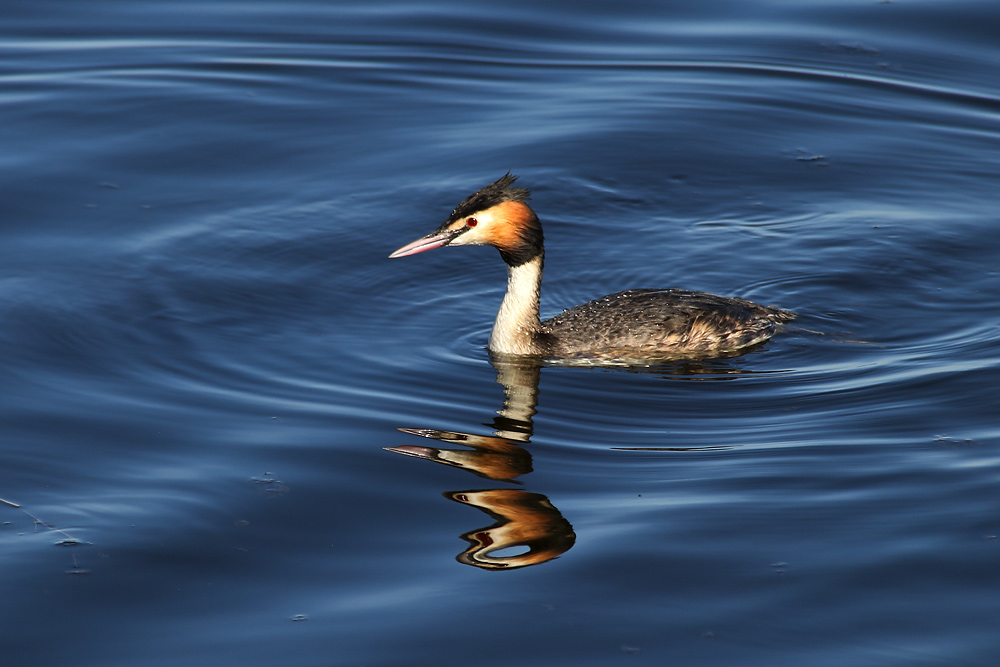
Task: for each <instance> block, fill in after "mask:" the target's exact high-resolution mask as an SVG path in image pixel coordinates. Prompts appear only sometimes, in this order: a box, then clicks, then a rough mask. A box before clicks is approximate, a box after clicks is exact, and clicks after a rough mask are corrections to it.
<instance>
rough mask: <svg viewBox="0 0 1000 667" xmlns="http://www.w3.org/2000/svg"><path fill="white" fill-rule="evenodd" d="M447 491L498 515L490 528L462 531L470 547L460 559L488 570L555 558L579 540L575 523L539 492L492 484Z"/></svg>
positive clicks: (463, 537) (447, 494) (463, 501)
mask: <svg viewBox="0 0 1000 667" xmlns="http://www.w3.org/2000/svg"><path fill="white" fill-rule="evenodd" d="M444 495H445V497H446V498H450V499H451V500H454V501H456V502H460V503H465V504H466V505H472V506H473V507H478V508H479V509H481V510H483V511H484V512H486V513H487V514H489V515H490V516H491V517H493V518H494V519H496V523H494V524H493V525H492V526H489V527H488V528H480V529H478V530H473V531H469V532H468V533H465V534H464V535H462V539H463V540H465V541H467V542H468V543H469V548H468V549H466V550H465V551H463V552H462V553H460V554H459V555H458V556H457V559H458V562H459V563H465V564H466V565H475V566H476V567H481V568H484V569H487V570H512V569H514V568H518V567H526V566H528V565H537V564H539V563H544V562H546V561H549V560H552V559H553V558H555V557H556V556H558V555H560V554H562V553H563V552H565V551H568V550H569V549H570V548H571V547H572V546H573V543H574V542H576V533H574V532H573V526H571V525H570V523H569V521H567V520H566V519H565V518H564V517H563V515H562V514H560V513H559V510H557V509H556V508H555V507H553V505H552V503H550V502H549V499H548V498H546V497H545V496H543V495H542V494H540V493H528V492H527V491H521V490H519V489H491V490H489V491H451V492H449V493H446V494H444ZM502 552H506V553H502Z"/></svg>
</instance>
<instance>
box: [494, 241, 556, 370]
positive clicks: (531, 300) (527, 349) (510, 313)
mask: <svg viewBox="0 0 1000 667" xmlns="http://www.w3.org/2000/svg"><path fill="white" fill-rule="evenodd" d="M542 261H543V260H542V255H541V254H539V255H538V257H535V258H534V259H532V260H529V261H527V262H525V263H524V264H521V265H520V266H508V267H507V293H506V294H504V297H503V302H502V303H501V304H500V310H499V311H497V318H496V320H495V321H494V322H493V333H491V334H490V350H491V351H493V352H501V353H504V354H539V353H540V350H539V348H538V342H537V334H538V332H539V330H540V329H541V322H540V320H539V316H538V297H539V293H540V291H541V286H542Z"/></svg>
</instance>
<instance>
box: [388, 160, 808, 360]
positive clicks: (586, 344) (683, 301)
mask: <svg viewBox="0 0 1000 667" xmlns="http://www.w3.org/2000/svg"><path fill="white" fill-rule="evenodd" d="M516 178H517V177H516V176H512V175H510V174H507V175H506V176H504V177H502V178H500V179H499V180H498V181H496V182H494V183H492V184H490V185H488V186H486V187H485V188H483V189H482V190H479V191H478V192H476V193H474V194H473V195H470V196H469V197H467V198H466V199H465V200H464V201H463V202H462V203H461V204H459V205H458V207H456V208H455V210H454V211H453V212H452V214H451V216H449V218H448V220H447V221H446V222H445V223H444V224H443V225H441V227H439V228H438V229H436V230H435V231H434V232H432V233H430V234H428V235H427V236H424V237H422V238H419V239H417V240H416V241H414V242H412V243H409V244H407V245H405V246H403V247H402V248H400V249H399V250H397V251H396V252H394V253H392V255H390V257H404V256H406V255H412V254H416V253H418V252H423V251H425V250H431V249H433V248H439V247H441V246H445V245H492V246H493V247H495V248H497V249H498V250H499V251H500V256H501V257H502V258H503V260H504V262H505V263H506V264H507V292H506V294H505V295H504V298H503V302H502V303H501V304H500V309H499V311H498V312H497V317H496V321H495V322H494V324H493V332H492V333H491V334H490V343H489V347H490V350H491V351H492V352H495V353H500V354H514V355H530V356H537V357H546V358H593V359H626V358H628V359H635V358H664V357H691V356H698V357H711V356H719V355H722V354H726V353H732V352H735V351H738V350H741V349H743V348H746V347H749V346H751V345H755V344H757V343H760V342H763V341H765V340H767V339H768V338H770V337H771V336H772V335H773V334H774V332H775V330H776V328H777V326H778V325H779V324H781V323H783V322H787V321H789V320H791V319H793V318H794V317H795V315H794V313H791V312H789V311H787V310H781V309H778V308H772V307H769V306H761V305H758V304H756V303H753V302H752V301H747V300H745V299H737V298H734V297H723V296H717V295H715V294H708V293H706V292H692V291H687V290H678V289H634V290H628V291H625V292H618V293H617V294H610V295H608V296H605V297H602V298H600V299H595V300H594V301H590V302H587V303H584V304H581V305H579V306H576V307H574V308H570V309H569V310H565V311H563V312H562V313H560V314H559V315H556V316H555V317H553V318H551V319H548V320H545V321H542V320H541V319H540V317H539V296H540V289H541V281H542V265H543V263H544V254H545V251H544V247H543V240H542V228H541V224H540V223H539V221H538V217H537V216H536V215H535V212H534V211H533V210H532V209H531V207H530V206H528V204H527V203H526V201H527V199H528V198H529V196H530V193H529V192H528V191H527V190H525V189H524V188H517V187H512V185H513V183H514V180H515V179H516Z"/></svg>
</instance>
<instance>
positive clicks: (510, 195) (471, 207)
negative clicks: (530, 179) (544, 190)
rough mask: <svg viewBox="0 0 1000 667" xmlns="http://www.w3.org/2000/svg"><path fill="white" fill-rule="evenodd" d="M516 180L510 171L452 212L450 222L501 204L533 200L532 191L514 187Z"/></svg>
mask: <svg viewBox="0 0 1000 667" xmlns="http://www.w3.org/2000/svg"><path fill="white" fill-rule="evenodd" d="M516 180H517V176H515V175H514V174H512V173H510V172H509V171H508V172H507V173H506V174H504V175H503V176H501V177H500V178H498V179H497V180H495V181H493V182H492V183H490V184H489V185H487V186H486V187H485V188H482V189H481V190H479V191H477V192H474V193H473V194H471V195H469V196H468V197H466V198H465V199H464V200H462V203H461V204H459V205H458V206H456V207H455V210H454V211H452V212H451V216H450V217H449V218H448V222H454V221H456V220H458V219H459V218H464V217H466V216H470V215H472V214H473V213H478V212H479V211H484V210H486V209H488V208H490V207H491V206H496V205H497V204H499V203H500V202H505V201H528V200H529V199H531V190H528V189H527V188H515V187H512V186H513V185H514V181H516ZM446 224H447V223H446Z"/></svg>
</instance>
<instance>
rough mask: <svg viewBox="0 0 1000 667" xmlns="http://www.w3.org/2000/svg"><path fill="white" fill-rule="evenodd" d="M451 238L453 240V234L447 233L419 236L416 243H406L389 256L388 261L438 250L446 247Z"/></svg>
mask: <svg viewBox="0 0 1000 667" xmlns="http://www.w3.org/2000/svg"><path fill="white" fill-rule="evenodd" d="M452 238H454V234H449V233H448V232H444V233H438V232H434V233H432V234H428V235H427V236H421V237H420V238H419V239H417V240H416V241H413V242H412V243H407V244H406V245H404V246H403V247H402V248H400V249H399V250H397V251H396V252H394V253H392V254H391V255H389V259H393V258H394V257H406V256H407V255H416V254H417V253H418V252H424V251H425V250H433V249H434V248H440V247H441V246H443V245H446V244H447V243H448V241H451V240H452Z"/></svg>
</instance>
